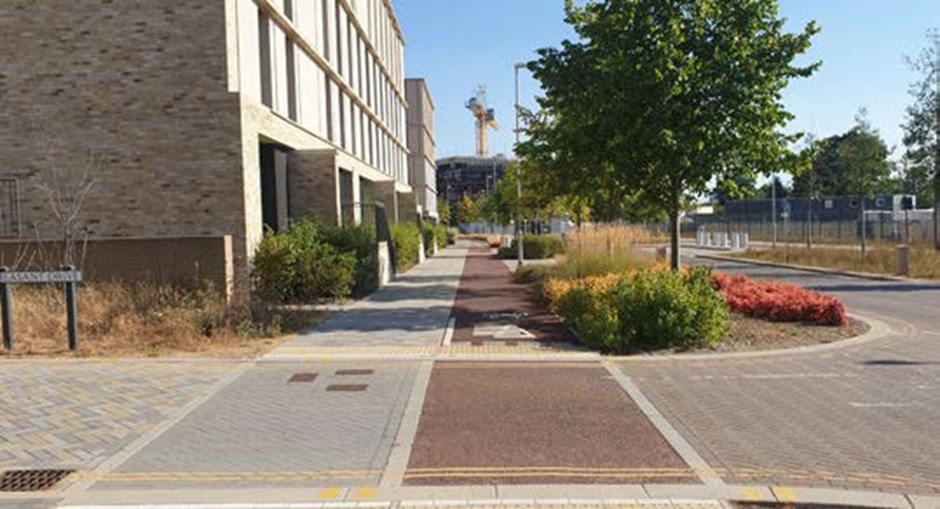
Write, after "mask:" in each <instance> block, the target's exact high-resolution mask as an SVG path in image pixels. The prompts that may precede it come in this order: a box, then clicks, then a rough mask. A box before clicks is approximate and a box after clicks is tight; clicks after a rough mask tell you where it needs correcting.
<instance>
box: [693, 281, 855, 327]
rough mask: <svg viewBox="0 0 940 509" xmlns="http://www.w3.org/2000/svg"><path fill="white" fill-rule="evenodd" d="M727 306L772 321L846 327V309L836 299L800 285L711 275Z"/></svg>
mask: <svg viewBox="0 0 940 509" xmlns="http://www.w3.org/2000/svg"><path fill="white" fill-rule="evenodd" d="M712 280H713V281H714V282H715V286H716V287H717V288H718V290H719V291H720V292H722V293H723V294H724V296H725V301H726V302H727V303H728V306H729V307H730V308H731V309H732V310H733V311H736V312H738V313H741V314H744V315H747V316H752V317H754V318H760V319H763V320H769V321H772V322H808V323H815V324H818V325H845V324H846V323H848V317H847V316H846V313H845V306H843V305H842V302H840V301H839V299H836V298H835V297H830V296H828V295H823V294H821V293H818V292H813V291H810V290H807V289H805V288H802V287H800V286H797V285H791V284H785V283H774V282H763V281H755V280H753V279H751V278H749V277H747V276H731V275H728V274H723V273H720V272H719V273H715V274H713V275H712Z"/></svg>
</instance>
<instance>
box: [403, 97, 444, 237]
mask: <svg viewBox="0 0 940 509" xmlns="http://www.w3.org/2000/svg"><path fill="white" fill-rule="evenodd" d="M405 97H406V98H407V99H408V115H407V117H408V151H409V155H408V175H409V181H410V183H411V187H412V189H414V193H415V199H416V200H417V202H418V205H419V206H420V207H421V211H422V213H423V214H424V215H425V217H429V218H431V219H434V220H436V219H437V217H438V216H437V163H436V162H435V161H434V153H435V151H434V148H435V145H436V143H435V141H434V102H433V101H432V100H431V92H430V91H429V90H428V84H427V82H426V81H425V80H423V79H407V80H405Z"/></svg>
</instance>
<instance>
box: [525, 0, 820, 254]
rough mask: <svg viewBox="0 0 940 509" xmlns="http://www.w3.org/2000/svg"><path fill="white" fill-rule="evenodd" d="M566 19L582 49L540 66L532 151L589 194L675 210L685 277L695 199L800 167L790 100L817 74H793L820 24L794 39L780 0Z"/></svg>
mask: <svg viewBox="0 0 940 509" xmlns="http://www.w3.org/2000/svg"><path fill="white" fill-rule="evenodd" d="M566 22H567V23H569V24H570V25H571V26H572V27H573V28H574V30H575V32H576V33H577V34H578V36H579V40H578V41H577V42H572V41H568V40H566V41H563V42H562V45H561V48H545V49H541V50H539V52H538V53H539V58H538V59H537V60H536V61H534V62H531V63H530V64H529V69H530V70H531V71H532V72H533V74H534V76H535V77H536V78H537V79H538V80H539V81H540V82H541V84H542V88H543V90H544V91H545V96H544V97H543V98H540V99H539V105H540V107H541V108H542V112H541V113H540V115H539V116H538V117H537V119H538V120H539V122H536V123H533V124H530V128H529V129H528V130H527V133H528V134H529V136H530V139H529V140H528V141H527V142H526V147H525V150H524V151H523V152H524V153H526V154H527V155H530V156H537V157H540V158H541V160H543V161H547V162H549V163H551V164H549V165H547V166H546V168H547V169H548V170H550V171H553V172H555V173H557V176H556V181H560V182H565V183H567V184H568V185H570V186H571V187H572V189H573V190H574V191H575V192H576V193H577V194H578V195H581V196H590V195H591V194H593V193H595V192H597V191H598V190H603V191H605V192H608V193H610V194H611V199H610V201H609V202H610V203H613V204H617V203H618V200H620V199H621V198H626V197H629V196H637V197H640V198H641V200H642V201H643V202H645V203H647V204H650V205H651V206H652V207H654V208H655V209H656V210H657V211H660V212H664V213H665V214H666V215H667V216H668V217H669V220H670V222H671V224H672V227H671V237H672V266H673V267H674V268H675V269H678V267H679V260H680V258H679V220H680V210H681V207H682V203H683V199H684V197H685V196H687V195H690V194H691V195H696V194H702V193H704V192H706V190H707V186H708V183H709V182H712V181H713V179H718V180H721V179H724V178H734V177H735V176H738V175H742V174H743V175H747V174H753V173H757V172H769V171H770V169H772V168H777V167H779V166H786V165H787V164H789V163H788V160H789V157H788V156H789V151H788V150H787V146H788V145H789V144H790V143H792V142H794V141H796V140H797V139H798V138H799V135H784V134H781V133H780V132H779V128H780V127H782V126H783V125H785V124H786V122H787V121H788V120H790V119H791V118H792V116H791V115H790V114H789V113H787V112H786V111H785V110H784V108H783V105H782V104H781V102H780V92H781V91H782V90H783V89H784V88H785V87H786V85H787V84H788V83H789V81H790V80H791V79H793V78H799V77H808V76H810V75H811V74H812V73H813V72H814V71H815V70H816V69H817V68H818V66H819V64H818V63H816V64H812V65H809V66H806V67H797V66H794V65H793V60H794V59H795V58H796V57H797V56H798V55H800V54H801V53H803V52H805V51H806V50H807V49H808V48H809V46H810V39H811V38H812V36H813V34H815V33H816V32H817V29H816V26H815V24H814V23H810V24H808V25H807V26H806V27H805V28H804V29H803V31H802V32H800V33H796V34H791V33H787V32H785V31H784V24H785V20H784V19H782V18H780V17H779V13H778V7H777V2H776V0H724V1H721V2H716V1H713V0H604V1H601V0H591V1H588V2H587V3H586V4H585V5H584V6H583V7H576V6H575V5H574V2H573V1H571V0H568V1H567V2H566ZM599 184H601V185H599ZM636 190H642V191H640V192H639V193H638V192H637V191H636ZM595 212H598V211H597V210H596V211H595Z"/></svg>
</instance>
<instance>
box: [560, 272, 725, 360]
mask: <svg viewBox="0 0 940 509" xmlns="http://www.w3.org/2000/svg"><path fill="white" fill-rule="evenodd" d="M557 309H558V314H559V315H561V316H562V317H563V318H564V319H565V321H566V323H568V324H569V325H570V326H571V328H572V329H573V330H574V331H575V332H576V333H577V334H578V336H579V337H580V338H581V340H582V341H584V342H585V344H587V345H588V346H590V347H592V348H596V349H599V350H603V351H607V352H616V353H624V352H628V351H630V350H635V349H659V348H680V349H682V348H692V347H711V346H714V345H716V344H717V343H718V342H720V341H721V339H722V337H723V336H724V333H725V331H726V325H727V319H728V308H727V305H726V304H725V300H724V298H722V296H721V294H720V293H719V292H718V291H716V290H715V288H714V286H713V284H712V280H711V273H710V271H709V270H708V269H705V268H696V269H693V270H691V271H689V272H688V273H684V274H679V273H675V272H667V271H657V270H645V271H639V272H637V273H636V274H635V275H633V276H632V277H629V278H625V279H624V280H623V281H621V282H620V283H618V284H615V285H613V286H612V287H610V288H607V289H603V290H596V289H591V288H589V287H584V286H581V287H575V288H572V289H571V290H569V291H568V292H566V293H565V294H563V295H561V297H560V298H559V299H558V302H557Z"/></svg>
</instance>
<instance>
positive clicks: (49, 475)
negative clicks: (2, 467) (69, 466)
mask: <svg viewBox="0 0 940 509" xmlns="http://www.w3.org/2000/svg"><path fill="white" fill-rule="evenodd" d="M73 472H75V471H74V470H53V469H47V470H8V471H6V472H4V473H3V475H0V491H43V490H48V489H49V488H51V487H53V486H55V485H56V484H57V483H58V482H59V481H61V480H62V479H65V478H66V477H68V476H69V475H70V474H71V473H73Z"/></svg>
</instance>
